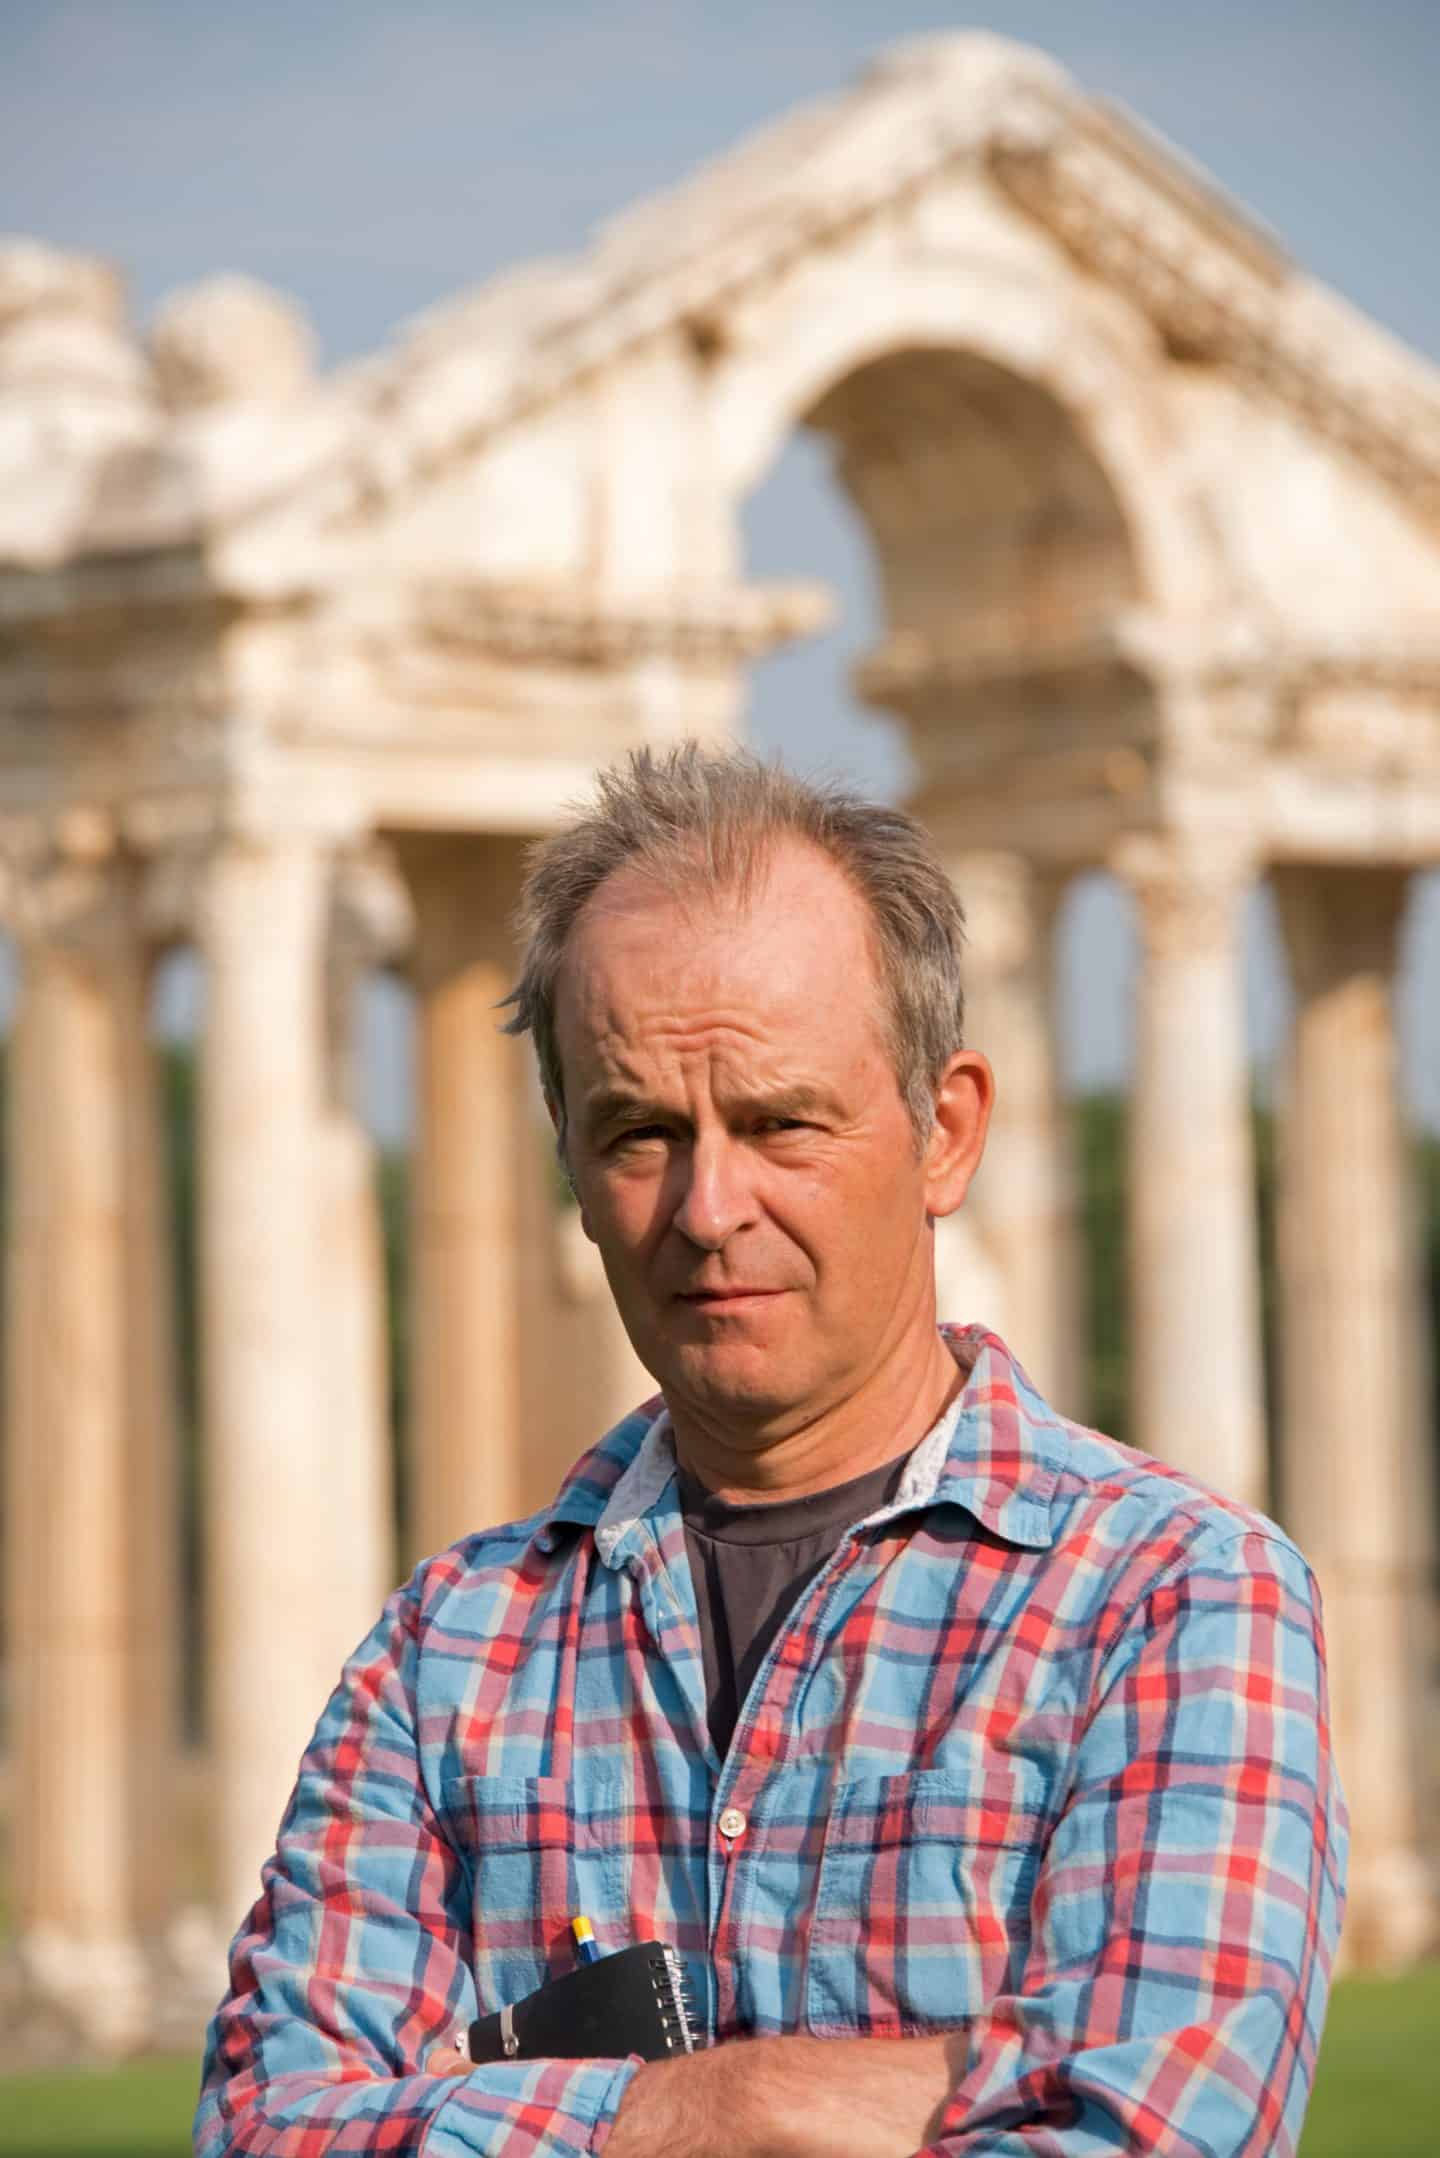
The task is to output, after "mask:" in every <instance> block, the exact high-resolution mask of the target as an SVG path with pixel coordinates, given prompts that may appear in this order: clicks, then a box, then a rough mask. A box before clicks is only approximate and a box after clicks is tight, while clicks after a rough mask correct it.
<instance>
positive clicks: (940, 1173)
mask: <svg viewBox="0 0 1440 2158" xmlns="http://www.w3.org/2000/svg"><path fill="white" fill-rule="evenodd" d="M994 1101H995V1074H994V1073H993V1072H992V1071H991V1069H990V1059H989V1058H988V1057H984V1056H982V1055H981V1054H980V1051H979V1050H978V1049H957V1050H956V1052H955V1054H954V1056H953V1057H951V1059H950V1061H949V1063H948V1064H947V1065H946V1067H945V1069H944V1071H943V1072H942V1073H941V1075H940V1083H939V1085H938V1086H937V1088H936V1090H935V1128H934V1130H933V1131H932V1132H931V1134H930V1137H929V1139H928V1140H927V1141H926V1143H925V1207H926V1211H927V1213H929V1214H931V1215H932V1216H934V1218H935V1219H937V1220H941V1219H943V1218H944V1216H945V1215H947V1214H953V1213H954V1212H955V1209H956V1208H957V1207H958V1206H959V1205H960V1204H961V1202H962V1200H963V1199H964V1197H965V1194H966V1192H967V1191H968V1190H969V1189H970V1179H971V1178H972V1177H973V1176H974V1174H975V1171H976V1170H977V1169H978V1168H979V1166H980V1157H981V1155H982V1154H983V1153H984V1151H985V1134H986V1132H987V1131H988V1130H989V1127H990V1111H991V1108H992V1107H993V1105H994Z"/></svg>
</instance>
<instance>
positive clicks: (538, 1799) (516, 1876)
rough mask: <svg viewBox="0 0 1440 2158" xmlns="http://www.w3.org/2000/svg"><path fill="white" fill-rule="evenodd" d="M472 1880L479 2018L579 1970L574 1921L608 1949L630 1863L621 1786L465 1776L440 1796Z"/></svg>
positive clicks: (590, 1780)
mask: <svg viewBox="0 0 1440 2158" xmlns="http://www.w3.org/2000/svg"><path fill="white" fill-rule="evenodd" d="M440 1799H441V1806H442V1808H443V1811H444V1814H445V1820H446V1824H447V1827H448V1829H449V1832H450V1835H451V1838H452V1840H453V1842H454V1844H455V1846H456V1848H457V1849H458V1850H459V1852H460V1854H461V1856H462V1857H463V1859H464V1860H465V1864H466V1867H467V1869H468V1871H469V1874H470V1913H471V1936H472V1964H473V1968H474V1973H475V1986H476V1991H477V1993H478V1995H479V1999H480V2008H481V2013H482V2014H484V2013H488V2012H489V2011H491V2010H492V2009H495V2008H499V2007H501V2006H502V2005H503V2004H504V2003H505V2002H506V2001H516V2000H520V1999H522V1998H523V1996H524V1995H525V1994H527V1993H530V1992H533V1991H534V1989H535V1987H536V1986H538V1985H541V1984H543V1982H544V1981H545V1979H546V1978H556V1977H559V1976H560V1975H561V1974H562V1973H563V1972H565V1971H568V1970H570V1969H571V1968H572V1967H573V1964H574V1941H573V1937H572V1935H571V1932H570V1921H571V1919H572V1918H575V1917H577V1916H579V1915H580V1914H581V1913H583V1914H584V1915H585V1916H586V1917H588V1918H590V1919H592V1920H594V1921H595V1926H596V1932H597V1934H598V1935H599V1937H600V1939H601V1942H602V1943H603V1944H605V1945H611V1944H609V1943H606V1940H605V1936H606V1932H607V1930H609V1929H608V1926H607V1920H608V1919H609V1918H610V1917H611V1916H612V1915H613V1914H614V1913H615V1912H616V1911H617V1910H618V1907H619V1891H620V1886H621V1871H622V1864H621V1858H620V1855H619V1836H618V1834H617V1827H616V1816H615V1809H616V1806H617V1804H618V1803H619V1799H620V1791H619V1779H618V1777H616V1778H611V1777H587V1778H586V1781H585V1786H584V1789H583V1791H582V1792H578V1793H577V1790H576V1788H575V1786H574V1785H573V1784H571V1783H569V1782H567V1781H566V1779H565V1778H564V1777H562V1776H457V1777H454V1778H453V1779H451V1780H450V1781H449V1782H447V1783H446V1784H445V1785H444V1787H443V1788H442V1790H441V1794H440Z"/></svg>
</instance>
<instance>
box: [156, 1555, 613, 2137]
mask: <svg viewBox="0 0 1440 2158" xmlns="http://www.w3.org/2000/svg"><path fill="white" fill-rule="evenodd" d="M417 1629H418V1601H417V1596H416V1593H415V1590H414V1587H413V1585H412V1586H411V1587H409V1588H406V1589H402V1590H400V1591H398V1592H397V1594H396V1595H395V1596H393V1597H392V1598H391V1600H390V1602H389V1603H388V1604H387V1605H386V1607H385V1611H384V1613H383V1614H382V1616H381V1619H380V1621H379V1624H378V1625H377V1626H376V1628H375V1630H374V1632H373V1633H372V1634H371V1635H370V1636H369V1637H368V1639H367V1640H366V1641H364V1642H363V1643H362V1644H361V1646H360V1648H359V1649H358V1650H357V1651H356V1653H355V1655H354V1656H353V1657H352V1658H351V1660H350V1662H349V1663H348V1664H347V1665H346V1667H345V1671H344V1674H343V1676H342V1678H341V1682H340V1685H339V1686H338V1687H337V1689H336V1691H335V1693H334V1694H333V1696H332V1697H331V1700H330V1702H329V1704H328V1706H327V1708H326V1710H325V1713H324V1715H323V1716H322V1718H321V1720H320V1723H319V1726H318V1728H317V1730H316V1732H315V1736H314V1738H313V1739H312V1741H311V1743H310V1745H309V1747H308V1749H307V1750H306V1753H305V1757H304V1759H303V1760H302V1762H301V1764H300V1775H299V1780H298V1782H297V1784H296V1787H295V1791H294V1794H293V1796H292V1797H291V1800H290V1804H289V1807H288V1808H287V1811H286V1814H285V1818H284V1820H283V1821H282V1823H281V1826H280V1834H279V1838H278V1843H277V1847H276V1850H275V1853H274V1855H273V1857H272V1858H270V1859H269V1860H268V1861H267V1863H266V1866H265V1870H264V1873H263V1874H262V1877H261V1893H260V1898H259V1901H258V1902H257V1903H256V1904H255V1907H254V1909H253V1910H252V1911H251V1912H250V1914H249V1916H248V1918H247V1919H246V1920H245V1923H244V1925H243V1926H242V1927H241V1929H240V1932H239V1933H238V1934H237V1936H236V1938H235V1941H234V1943H233V1945H232V1947H231V1951H230V1988H229V1991H228V1992H227V1994H226V1996H225V1998H224V2000H223V2001H222V2002H221V2004H220V2007H219V2009H218V2010H217V2011H216V2014H215V2018H214V2020H213V2022H212V2024H211V2026H210V2034H209V2039H208V2043H207V2046H206V2053H205V2066H204V2071H203V2078H202V2085H201V2094H200V2106H199V2111H198V2113H197V2115H196V2120H195V2144H194V2148H195V2153H196V2158H261V2154H262V2153H263V2154H266V2158H281V2154H282V2153H283V2158H330V2154H332V2153H333V2154H336V2158H338V2154H340V2153H351V2152H361V2151H364V2152H371V2151H380V2150H383V2151H386V2152H388V2153H390V2154H391V2158H520V2154H521V2153H523V2154H524V2158H570V2154H572V2153H574V2154H581V2153H590V2152H598V2151H599V2150H600V2149H601V2147H602V2145H603V2143H604V2141H605V2139H606V2137H607V2136H608V2133H609V2130H610V2126H611V2124H612V2122H613V2120H614V2117H615V2113H616V2111H617V2109H618V2107H619V2104H620V2100H621V2098H622V2097H623V2095H624V2093H625V2090H626V2088H627V2087H628V2084H629V2080H630V2077H631V2076H632V2075H633V2073H634V2070H635V2065H636V2064H635V2063H634V2062H628V2063H627V2062H623V2061H586V2062H571V2061H513V2062H504V2063H500V2064H497V2065H495V2066H494V2067H484V2068H477V2069H475V2070H473V2071H472V2072H471V2073H470V2074H469V2075H468V2076H463V2077H459V2076H432V2075H426V2074H425V2073H423V2070H422V2066H421V2064H422V2063H423V2061H424V2059H425V2057H426V2056H427V2054H428V2053H429V2052H430V2051H431V2049H432V2048H433V2047H435V2046H437V2045H439V2044H441V2043H442V2042H443V2041H444V2040H445V2039H446V2038H447V2037H448V2036H449V2035H450V2034H452V2033H453V2032H454V2031H455V2029H456V2028H457V2026H459V2025H462V2024H465V2023H468V2022H469V2021H470V2020H471V2019H472V2018H473V2017H474V2016H475V2015H476V2014H477V2012H478V2010H477V2003H476V1998H475V1989H474V1981H473V1977H472V1975H471V1969H470V1963H469V1959H468V1948H469V1941H470V1918H469V1888H468V1880H467V1876H466V1872H465V1868H464V1865H463V1863H462V1861H461V1859H460V1857H459V1854H458V1853H457V1852H456V1850H455V1849H454V1847H453V1846H452V1845H451V1843H450V1842H449V1841H448V1840H447V1839H446V1837H445V1836H444V1834H443V1833H442V1831H441V1829H440V1826H439V1823H438V1822H437V1820H436V1818H435V1815H434V1812H433V1809H432V1807H431V1805H430V1801H429V1798H428V1795H427V1793H426V1791H425V1788H424V1783H423V1780H422V1777H421V1773H420V1762H419V1753H418V1747H417V1733H416V1717H415V1670H416V1659H417Z"/></svg>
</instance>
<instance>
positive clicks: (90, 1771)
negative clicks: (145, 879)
mask: <svg viewBox="0 0 1440 2158" xmlns="http://www.w3.org/2000/svg"><path fill="white" fill-rule="evenodd" d="M27 897H28V899H29V901H30V905H29V906H28V907H27V910H26V912H27V917H28V918H27V920H26V921H25V922H24V923H23V924H22V927H21V935H20V938H19V945H20V958H21V990H20V1000H19V1007H18V1010H17V1014H16V1021H15V1027H14V1033H13V1036H12V1043H11V1091H10V1130H9V1149H8V1151H9V1166H8V1176H9V1183H10V1220H9V1256H8V1282H7V1289H8V1299H7V1301H8V1310H7V1328H6V1337H7V1338H6V1362H7V1374H6V1377H7V1426H8V1430H7V1439H8V1444H7V1450H6V1451H7V1467H8V1476H7V1491H6V1505H5V1517H6V1581H7V1589H8V1602H9V1614H8V1627H7V1631H8V1638H9V1679H10V1689H11V1716H10V1722H11V1731H12V1763H13V1774H14V1798H13V1808H14V1810H13V1825H12V1835H11V1867H10V1871H11V1880H12V1884H13V1887H12V1893H13V1896H14V1910H13V1917H14V1924H15V1930H16V1933H17V1936H18V1938H19V1942H20V1945H21V1950H22V1953H23V1955H24V1957H25V1960H26V1964H27V1967H28V1969H29V1973H30V1977H31V1981H32V1983H33V1985H34V1987H35V1989H36V1992H37V1994H38V1995H39V1996H40V1997H41V1999H42V2000H43V1999H48V2000H49V2001H51V2002H52V2003H55V2004H57V2005H58V2006H59V2007H60V2008H61V2009H62V2011H63V2012H64V2013H65V2014H66V2015H67V2017H68V2018H69V2019H70V2020H72V2021H73V2022H74V2023H75V2024H76V2025H77V2026H78V2027H79V2029H80V2030H81V2031H82V2032H83V2033H84V2034H85V2038H86V2041H87V2042H88V2043H91V2044H94V2045H97V2046H99V2047H102V2048H106V2047H113V2048H123V2047H125V2046H127V2045H130V2044H133V2043H135V2042H136V2041H137V2040H139V2039H140V2038H142V2037H143V2036H144V2033H145V2030H146V2027H147V2022H148V2017H149V2011H150V1977H151V1971H150V1959H149V1951H150V1950H151V1949H152V1948H153V1947H154V1946H155V1944H156V1941H157V1937H158V1936H159V1934H160V1933H161V1931H162V1929H163V1927H164V1923H165V1920H166V1917H167V1915H168V1910H167V1906H168V1902H169V1897H170V1894H171V1890H172V1886H173V1866H174V1819H173V1804H172V1794H173V1790H174V1780H175V1779H174V1769H175V1753H176V1737H177V1734H176V1730H175V1717H176V1708H177V1702H176V1683H175V1679H176V1649H177V1634H178V1626H177V1606H178V1594H177V1580H176V1572H177V1566H176V1561H177V1547H178V1529H177V1521H176V1477H175V1458H174V1389H173V1372H172V1366H171V1361H170V1303H171V1282H170V1278H169V1265H168V1238H167V1236H166V1233H165V1220H164V1212H165V1210H164V1201H163V1193H162V1184H161V1166H160V1146H159V1132H158V1090H157V1088H156V1085H155V1073H154V1068H153V1061H152V1056H151V1052H150V1048H149V1044H148V1039H147V1010H146V1003H147V977H148V954H147V952H146V951H145V949H144V946H143V943H142V940H141V936H140V931H139V927H138V916H137V909H136V883H135V876H134V871H133V865H131V864H128V863H124V862H117V861H114V860H110V861H107V862H106V863H105V864H104V865H103V868H100V867H96V866H95V865H83V866H80V867H75V866H71V867H68V868H65V867H62V868H61V869H60V870H59V871H58V873H56V874H55V875H53V876H51V877H49V878H48V879H47V884H46V889H44V890H43V891H41V890H40V889H39V888H38V886H37V887H36V888H32V890H31V891H30V892H29V894H28V895H27Z"/></svg>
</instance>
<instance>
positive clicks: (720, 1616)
mask: <svg viewBox="0 0 1440 2158" xmlns="http://www.w3.org/2000/svg"><path fill="white" fill-rule="evenodd" d="M908 1459H909V1455H908V1454H900V1455H898V1456H897V1458H896V1459H895V1460H894V1461H883V1462H882V1463H881V1464H880V1467H879V1468H878V1469H871V1470H869V1471H868V1473H867V1474H866V1475H864V1476H856V1477H854V1478H852V1480H851V1481H850V1482H849V1483H848V1484H837V1485H835V1486H834V1487H833V1488H832V1489H831V1490H829V1491H815V1492H811V1493H809V1494H807V1496H806V1497H804V1498H800V1499H775V1500H772V1501H770V1502H769V1503H762V1504H761V1505H758V1506H732V1505H730V1503H729V1502H728V1501H727V1500H725V1499H717V1498H716V1497H715V1495H714V1493H713V1492H710V1491H707V1490H706V1488H705V1486H704V1485H703V1484H702V1483H701V1482H700V1480H699V1478H698V1477H695V1476H692V1475H691V1474H690V1472H689V1470H688V1469H683V1468H682V1469H681V1471H680V1506H681V1511H682V1513H683V1515H684V1518H685V1550H686V1554H687V1556H688V1557H689V1560H690V1571H691V1574H692V1575H693V1576H694V1580H695V1601H696V1603H697V1605H698V1606H699V1612H700V1647H701V1653H702V1655H703V1657H704V1660H705V1704H706V1710H707V1714H708V1717H709V1723H710V1739H711V1743H712V1744H713V1746H714V1747H715V1750H716V1752H717V1753H718V1754H719V1755H720V1757H721V1759H722V1760H723V1759H724V1757H725V1755H726V1754H727V1753H728V1752H729V1750H730V1741H731V1739H732V1737H733V1736H734V1733H735V1726H736V1724H737V1722H738V1721H739V1718H740V1710H741V1708H742V1706H743V1704H744V1700H745V1696H746V1694H747V1693H748V1692H749V1691H750V1685H751V1681H752V1680H753V1679H754V1676H755V1673H756V1672H757V1671H758V1670H759V1668H760V1666H761V1664H762V1663H763V1661H764V1659H765V1652H766V1650H767V1649H768V1648H769V1646H770V1643H771V1642H772V1641H773V1640H774V1638H775V1636H776V1634H777V1633H778V1632H779V1631H780V1628H781V1626H782V1625H783V1624H784V1622H785V1619H786V1618H787V1616H788V1615H789V1612H790V1609H791V1606H792V1605H793V1604H794V1603H795V1600H796V1598H797V1597H798V1596H799V1595H800V1593H801V1591H802V1590H803V1589H805V1588H806V1587H808V1585H809V1583H810V1582H812V1581H813V1580H814V1578H815V1576H816V1574H818V1573H819V1571H820V1569H821V1567H822V1566H823V1565H824V1564H825V1561H826V1560H827V1559H828V1558H829V1556H830V1554H831V1552H832V1551H833V1550H834V1549H835V1548H836V1546H837V1545H838V1543H839V1541H840V1539H841V1537H842V1536H843V1535H844V1534H845V1531H846V1530H847V1529H848V1528H851V1527H852V1526H853V1525H854V1523H855V1522H857V1521H863V1520H864V1519H865V1517H866V1515H867V1514H873V1513H874V1512H875V1511H876V1510H877V1508H879V1507H881V1506H883V1505H885V1503H886V1502H887V1500H889V1499H892V1498H893V1497H894V1496H895V1493H896V1492H897V1491H898V1489H899V1488H900V1479H901V1477H902V1476H903V1475H904V1473H905V1463H906V1461H907V1460H908Z"/></svg>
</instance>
